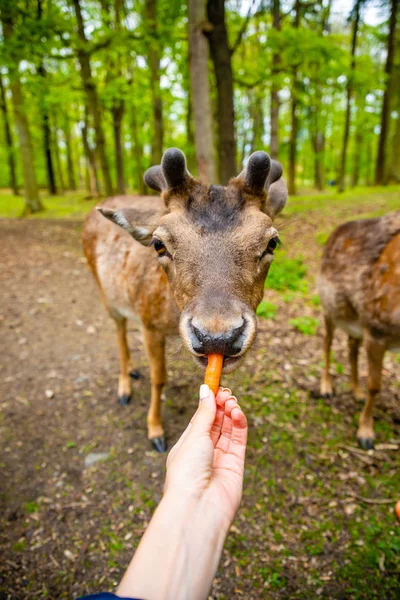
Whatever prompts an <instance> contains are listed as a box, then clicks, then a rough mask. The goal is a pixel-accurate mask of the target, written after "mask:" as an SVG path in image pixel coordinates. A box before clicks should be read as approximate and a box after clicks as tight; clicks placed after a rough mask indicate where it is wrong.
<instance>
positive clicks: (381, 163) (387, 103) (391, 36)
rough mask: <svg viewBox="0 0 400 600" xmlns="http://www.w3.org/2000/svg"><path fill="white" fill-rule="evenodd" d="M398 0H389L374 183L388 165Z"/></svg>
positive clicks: (382, 179)
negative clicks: (383, 82)
mask: <svg viewBox="0 0 400 600" xmlns="http://www.w3.org/2000/svg"><path fill="white" fill-rule="evenodd" d="M399 3H400V0H391V5H390V18H389V33H388V38H387V55H386V65H385V75H386V85H385V92H384V94H383V103H382V112H381V131H380V135H379V143H378V155H377V157H376V168H375V184H376V185H382V184H385V183H387V180H388V165H387V156H386V155H387V152H386V150H387V148H386V146H387V140H388V136H389V127H390V116H391V115H390V113H391V110H390V108H391V101H392V93H393V70H394V69H393V67H394V55H395V40H396V21H397V16H398V11H399Z"/></svg>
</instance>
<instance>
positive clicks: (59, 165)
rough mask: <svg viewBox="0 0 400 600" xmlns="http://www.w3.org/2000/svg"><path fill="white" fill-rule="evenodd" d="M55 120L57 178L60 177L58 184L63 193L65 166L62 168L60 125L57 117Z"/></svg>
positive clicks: (54, 138)
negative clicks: (59, 137) (59, 139)
mask: <svg viewBox="0 0 400 600" xmlns="http://www.w3.org/2000/svg"><path fill="white" fill-rule="evenodd" d="M53 121H54V134H53V149H54V156H55V159H56V161H55V162H56V171H57V179H58V186H59V189H60V194H61V195H63V194H64V192H65V185H64V175H63V168H62V163H61V156H60V144H59V141H58V127H57V122H56V117H54V118H53Z"/></svg>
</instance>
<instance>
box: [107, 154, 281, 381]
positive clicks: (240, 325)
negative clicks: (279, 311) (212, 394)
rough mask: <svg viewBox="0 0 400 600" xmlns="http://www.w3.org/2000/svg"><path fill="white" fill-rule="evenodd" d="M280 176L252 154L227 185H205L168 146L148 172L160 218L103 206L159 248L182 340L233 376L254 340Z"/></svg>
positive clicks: (276, 167) (273, 241)
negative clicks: (160, 202) (159, 201)
mask: <svg viewBox="0 0 400 600" xmlns="http://www.w3.org/2000/svg"><path fill="white" fill-rule="evenodd" d="M281 175H282V167H281V165H280V164H279V163H278V162H276V161H273V160H271V159H270V158H269V156H268V155H267V154H266V153H265V152H255V153H254V154H252V155H251V156H250V158H249V160H248V164H247V167H246V168H245V169H244V170H243V171H242V172H241V173H240V175H238V176H237V177H235V178H234V179H232V180H231V181H230V182H229V185H227V186H226V187H223V186H218V185H211V186H206V185H204V184H202V183H201V182H200V181H197V180H196V179H194V178H193V177H192V176H191V174H190V173H189V172H188V170H187V168H186V160H185V156H184V154H183V153H182V152H181V151H180V150H178V149H177V148H170V149H169V150H167V151H166V152H165V154H164V156H163V158H162V162H161V165H158V166H154V167H151V168H150V169H149V170H148V171H147V172H146V173H145V182H146V184H147V185H148V186H149V187H151V188H152V189H154V190H157V191H158V192H160V193H161V196H162V198H163V199H164V206H165V209H164V211H163V212H162V213H159V214H156V215H155V214H154V213H152V216H151V218H149V219H147V221H148V222H146V223H143V222H140V223H138V222H136V220H135V219H137V215H138V212H137V210H135V209H132V210H130V209H129V208H127V209H122V210H117V211H114V210H112V209H106V208H99V210H100V212H102V214H103V215H104V216H105V217H107V218H108V219H110V220H111V221H113V222H114V223H117V224H118V225H120V226H121V227H123V228H124V229H126V230H127V231H128V232H129V233H130V234H131V235H132V236H133V237H134V238H135V239H136V240H137V241H139V242H141V243H142V244H144V245H146V246H154V252H156V253H157V254H158V260H159V263H160V265H161V267H162V268H163V269H164V270H165V272H166V274H167V277H168V280H169V283H170V286H171V289H172V293H173V295H174V298H175V301H176V304H177V306H178V308H179V311H180V314H181V316H180V333H181V336H182V338H183V340H184V342H185V344H186V346H187V347H188V349H189V350H190V352H191V353H192V354H194V355H195V356H196V357H197V359H198V360H199V362H200V363H201V364H202V365H206V363H207V358H206V355H208V354H209V353H211V352H218V353H220V354H223V355H224V356H225V360H224V370H225V372H226V371H229V370H231V369H232V368H233V367H234V365H235V364H236V363H237V362H238V361H239V360H240V358H241V357H242V356H243V355H244V354H245V352H246V351H247V350H248V349H249V347H250V346H251V344H252V342H253V340H254V337H255V333H256V325H257V320H256V315H255V311H256V308H257V306H258V304H259V302H260V301H261V299H262V297H263V291H264V281H265V278H266V276H267V273H268V269H269V267H270V264H271V262H272V260H273V254H274V250H275V248H276V246H277V244H278V243H279V239H278V233H277V231H276V229H275V228H274V227H273V225H272V221H273V219H274V217H275V215H276V214H277V213H278V212H280V210H282V208H283V207H284V205H285V202H286V197H287V192H286V186H285V184H284V182H283V180H281V179H280V177H281ZM278 180H279V181H278ZM275 182H276V183H275ZM149 202H151V199H150V198H149Z"/></svg>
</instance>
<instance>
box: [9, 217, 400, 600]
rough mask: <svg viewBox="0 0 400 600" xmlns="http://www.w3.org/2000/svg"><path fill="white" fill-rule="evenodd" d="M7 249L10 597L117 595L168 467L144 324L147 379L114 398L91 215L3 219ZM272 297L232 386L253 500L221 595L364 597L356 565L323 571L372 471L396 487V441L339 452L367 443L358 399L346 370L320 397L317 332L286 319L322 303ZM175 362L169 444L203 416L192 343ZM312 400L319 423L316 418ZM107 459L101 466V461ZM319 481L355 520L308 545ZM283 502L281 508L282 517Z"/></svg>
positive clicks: (393, 398) (229, 555)
mask: <svg viewBox="0 0 400 600" xmlns="http://www.w3.org/2000/svg"><path fill="white" fill-rule="evenodd" d="M0 256H1V263H2V264H1V272H0V288H1V308H0V331H1V349H0V352H1V354H0V362H1V366H2V368H1V377H0V386H1V420H0V435H1V445H2V450H3V451H2V458H1V465H0V477H1V479H0V489H1V538H0V545H1V546H0V550H1V553H2V560H1V567H0V598H4V599H8V598H10V599H11V598H12V599H13V600H19V599H22V598H24V599H26V598H54V599H55V598H57V599H60V598H72V597H74V596H75V597H76V596H78V595H79V594H83V593H85V592H89V591H95V590H97V591H100V590H102V589H103V590H106V589H110V588H112V586H113V585H116V583H117V582H118V581H119V579H120V576H121V573H122V572H123V569H124V566H125V565H126V563H127V561H128V559H129V557H130V556H131V554H132V551H133V549H134V548H135V546H136V544H137V542H138V540H139V538H140V535H141V534H142V532H143V530H144V529H145V527H146V524H147V522H148V520H149V518H150V515H151V513H152V510H153V509H154V506H155V505H156V503H157V502H158V501H159V499H160V496H161V491H162V483H163V476H164V463H165V457H164V456H159V455H156V454H155V453H153V452H151V451H150V447H149V445H148V442H147V440H146V410H147V402H148V397H149V391H150V387H149V379H148V367H147V363H146V360H145V358H144V354H143V345H142V342H141V337H140V332H139V325H138V324H137V323H131V324H130V331H131V333H130V344H131V348H132V351H133V356H134V357H135V358H136V360H137V364H138V366H139V368H140V370H141V372H142V374H143V378H142V379H141V380H139V381H138V382H135V384H134V400H133V403H132V405H131V406H130V407H128V408H124V407H120V406H119V405H118V403H117V400H116V386H117V374H118V362H117V352H116V345H115V340H114V328H113V323H112V322H111V320H110V319H109V318H108V316H107V315H106V313H105V311H104V309H103V307H102V305H101V302H100V299H99V295H98V292H97V289H96V286H95V284H94V282H93V280H92V278H91V276H90V274H89V272H88V269H87V267H86V264H85V261H84V259H83V258H82V254H81V248H80V225H79V224H78V223H75V222H68V221H49V222H46V221H39V220H36V221H18V220H15V221H5V220H3V221H0ZM271 298H273V300H274V301H275V302H276V303H277V304H278V305H279V311H278V314H277V318H276V319H275V320H273V321H272V320H268V321H263V322H262V324H261V333H260V335H259V338H258V343H257V348H256V349H255V351H254V352H253V354H252V355H251V356H250V357H249V358H248V359H247V362H246V364H245V365H243V366H242V367H241V368H240V370H239V371H238V372H237V373H236V374H234V375H233V376H232V379H231V380H230V381H229V383H230V384H231V385H232V387H233V389H235V391H236V390H237V393H238V395H239V394H240V396H241V397H243V402H244V406H245V408H246V409H247V411H248V413H249V417H250V419H249V420H250V424H251V428H252V433H251V438H250V447H249V454H248V469H247V488H246V493H245V498H244V504H243V509H242V511H241V514H240V516H239V518H238V523H237V524H236V525H235V526H234V529H233V532H232V533H231V535H230V538H229V540H228V543H227V548H226V550H225V553H224V557H223V563H222V566H221V569H220V572H219V574H218V576H217V580H216V583H215V586H214V591H213V595H212V598H233V597H235V598H236V597H237V598H240V597H245V598H248V599H251V598H265V597H273V598H275V597H276V598H287V597H304V598H306V597H308V598H310V597H314V594H316V593H317V591H318V590H321V591H320V592H319V593H318V596H321V597H325V595H326V597H341V598H351V597H360V598H361V597H364V596H362V595H360V596H352V595H351V594H350V595H342V596H340V593H343V594H345V590H346V586H348V585H349V584H348V578H347V579H346V575H345V571H344V572H343V573H344V574H343V576H342V579H341V580H340V581H336V580H335V576H334V575H333V574H334V573H335V568H334V567H332V568H331V569H328V568H325V567H324V569H323V572H324V574H325V577H326V578H325V580H320V581H319V582H318V581H317V580H316V579H315V578H313V576H310V573H312V572H313V570H315V571H316V572H318V571H320V569H322V567H321V565H322V564H324V562H323V561H324V560H325V562H326V557H327V556H328V557H330V558H331V560H333V559H332V557H334V560H335V561H336V564H337V565H338V566H337V568H338V569H339V568H340V569H342V568H344V566H345V565H346V556H347V555H346V552H347V549H348V548H347V546H346V543H348V542H349V540H351V534H350V533H349V531H350V530H349V531H347V529H346V527H350V525H351V523H349V519H350V518H351V515H352V514H353V513H351V511H350V510H349V509H348V508H347V509H346V507H348V506H349V505H353V504H354V500H353V502H350V503H349V501H348V497H346V494H347V493H348V492H352V491H353V492H355V493H358V494H359V495H365V494H366V493H368V490H366V489H364V488H365V486H364V488H363V485H364V484H365V485H367V484H369V479H368V476H370V477H371V478H373V477H381V480H382V485H383V487H382V488H381V489H380V490H379V489H378V490H377V492H376V495H377V496H382V495H383V494H384V492H385V489H386V488H385V485H386V483H385V482H386V481H387V480H388V478H389V479H390V477H391V478H392V479H393V477H395V475H396V472H397V473H398V471H396V469H398V460H397V459H396V456H395V455H394V453H393V452H391V451H389V450H386V451H382V452H383V454H382V456H383V457H384V458H379V459H378V458H376V457H379V456H381V455H380V454H379V452H378V453H376V455H375V458H368V457H367V456H366V457H365V460H364V463H363V462H362V461H360V460H358V457H357V454H355V453H354V455H353V454H352V453H351V452H350V453H349V452H347V456H346V457H345V458H340V454H338V451H339V452H340V450H338V440H339V441H340V440H342V443H344V442H345V443H347V444H349V445H354V433H355V418H356V416H357V412H358V410H359V406H358V405H357V404H356V403H355V402H354V401H353V400H352V399H351V398H350V395H349V394H348V391H347V390H348V387H347V383H346V381H347V380H346V378H345V377H344V376H340V377H339V376H337V377H336V379H337V389H338V391H339V392H340V393H339V394H338V396H337V397H336V399H335V400H334V401H333V402H332V405H331V407H327V406H326V405H325V404H324V403H322V401H317V400H313V399H312V391H313V390H316V389H317V377H318V369H319V367H318V363H319V362H320V360H321V358H320V350H319V340H318V338H317V337H305V336H303V335H302V334H300V333H298V332H295V331H294V330H293V328H291V327H290V326H289V325H288V318H290V317H292V316H295V315H297V314H298V313H299V311H301V312H302V313H304V312H308V313H310V314H314V315H316V316H317V315H318V308H316V307H310V306H309V305H308V304H307V305H302V304H301V302H300V301H294V302H292V303H289V304H285V303H284V302H283V301H282V300H281V299H280V298H279V297H278V296H277V294H275V296H274V294H271ZM344 346H345V344H344V338H340V339H339V340H338V341H337V342H336V346H335V348H336V351H337V354H338V356H339V359H340V361H341V362H342V363H343V364H345V365H346V359H345V355H344ZM266 348H268V351H267V350H266ZM169 356H170V360H169V365H170V366H169V375H170V383H169V385H168V388H167V401H166V402H165V406H164V421H165V423H166V429H167V433H168V438H169V441H170V445H171V443H173V441H174V440H175V439H176V438H177V437H178V435H179V434H180V432H182V431H183V429H184V427H185V425H186V423H187V422H188V420H189V418H190V416H191V414H192V413H193V412H194V409H195V405H196V400H195V398H194V396H193V394H194V390H196V389H197V386H198V384H199V373H198V371H197V369H196V367H195V365H194V363H193V362H192V360H191V358H190V357H189V356H188V355H187V353H186V352H185V351H183V350H182V347H181V343H180V341H179V340H173V341H171V343H170V347H169ZM386 370H387V381H386V382H385V386H386V387H385V392H384V394H383V399H382V403H381V404H380V408H379V409H378V411H377V416H378V428H377V430H378V433H379V438H380V441H386V442H387V441H388V440H389V439H392V438H393V439H395V441H396V439H397V440H398V439H399V437H400V429H399V425H398V422H399V416H400V410H399V408H400V404H399V395H400V393H399V387H398V383H397V382H398V380H399V376H400V365H399V364H398V363H396V362H395V361H394V359H392V358H389V359H388V361H387V363H386ZM345 372H346V373H347V372H348V371H347V366H346V367H345ZM174 382H175V383H174ZM176 382H179V385H177V384H176ZM310 393H311V395H310ZM314 410H315V419H316V422H313V421H312V418H313V417H312V416H309V412H310V411H311V412H312V411H314ZM285 436H286V438H287V440H286V441H287V446H284V445H282V444H283V443H284V441H285V439H286V438H285ZM287 436H289V437H287ZM310 444H311V445H312V446H310ZM289 447H290V452H293V455H291V454H290V452H289V451H288V448H289ZM310 448H311V450H310ZM312 448H314V450H312ZM313 452H314V454H313ZM342 452H344V453H345V454H346V451H345V450H344V451H343V450H342ZM97 453H103V454H104V457H103V458H104V460H101V461H99V462H96V463H95V464H93V465H91V466H90V465H88V461H89V462H90V460H96V459H98V458H99V456H98V455H97ZM321 456H322V458H321ZM397 456H398V453H397ZM338 457H339V458H338ZM396 460H397V462H396ZM85 461H86V462H85ZM321 461H322V462H321ZM338 461H339V463H340V467H338V464H339V463H338ZM340 461H341V462H340ZM343 461H344V462H345V466H343V464H342V463H343ZM271 465H272V466H271ZM291 469H293V471H292V472H293V474H294V475H293V481H291V480H290V470H291ZM360 469H361V470H363V469H364V470H365V469H366V470H367V471H368V472H367V473H365V472H363V473H361V474H360ZM340 473H342V475H343V478H342V479H340V477H339V475H340ZM349 473H353V474H354V473H356V475H352V476H350V475H349ZM307 474H309V475H310V474H311V475H312V479H310V480H307ZM286 477H288V478H289V479H287V481H286ZM315 477H317V478H318V479H321V480H322V481H324V482H325V485H326V490H325V492H324V493H325V494H326V495H327V496H329V497H328V499H326V497H325V504H326V502H328V503H329V501H331V502H336V503H339V504H340V511H341V513H340V514H341V518H340V519H339V520H336V521H335V518H333V524H332V525H331V526H330V529H331V530H332V531H333V530H334V529H335V527H336V526H337V527H338V529H340V528H342V529H343V519H342V517H343V515H346V514H347V513H348V519H347V521H346V525H345V527H344V529H343V530H342V531H337V532H334V534H332V537H331V538H329V539H328V542H329V544H328V542H327V541H326V539H325V541H326V543H327V544H328V545H327V546H326V547H324V548H323V551H321V552H320V553H318V552H316V553H314V554H313V553H311V554H309V555H307V552H309V550H307V543H306V539H305V540H303V538H302V537H301V536H300V537H297V538H296V534H295V532H296V530H297V526H296V527H294V524H293V523H292V521H291V514H293V511H295V512H296V511H300V512H299V515H300V513H301V516H300V517H299V518H300V520H301V523H302V526H304V527H309V528H312V523H313V522H314V521H315V520H317V521H318V518H319V517H316V507H317V506H320V504H321V506H323V503H322V500H321V494H320V490H318V489H317V490H314V486H315V482H316V480H315ZM338 477H339V478H338ZM357 477H361V478H362V480H363V481H364V484H363V483H362V480H361V482H360V481H357ZM296 481H297V482H298V486H297V487H296V488H294V487H293V483H294V482H296ZM285 482H286V483H285ZM338 482H339V483H338ZM337 483H338V485H336V484H337ZM371 485H372V484H371ZM290 486H291V487H290ZM335 486H336V487H335ZM360 486H361V489H360ZM369 491H371V490H369ZM314 492H315V493H314ZM322 496H324V494H322ZM339 496H340V499H341V500H339V499H338V498H339ZM285 498H286V499H287V504H285V503H284V499H285ZM307 498H308V500H306V499H307ZM343 498H345V500H343ZM346 498H347V499H346ZM282 502H283V504H282ZM305 507H306V508H305ZM356 508H357V507H356ZM303 509H304V511H305V512H304V514H303V513H302V512H301V511H303ZM306 509H307V510H306ZM271 510H272V511H274V510H276V511H278V512H279V514H280V515H281V516H280V517H279V526H278V525H277V521H276V522H275V524H274V523H273V520H272V521H271V518H270V517H271ZM321 510H323V509H322V508H321ZM346 510H347V513H346V512H345V511H346ZM351 510H353V512H354V513H356V514H355V515H354V518H355V517H358V516H359V513H358V512H357V511H356V509H355V508H354V509H351ZM376 510H377V511H378V510H379V507H378V508H377V509H376ZM379 514H380V513H379V512H376V517H377V518H378V517H379ZM284 519H286V522H285V520H284ZM285 523H286V525H285ZM393 526H395V525H393ZM285 527H286V528H285ZM293 527H294V528H293ZM321 527H322V525H321ZM263 532H264V534H265V535H264V538H263V537H262V536H261V533H263ZM279 532H280V533H279ZM397 535H398V529H397ZM303 537H304V536H303ZM300 538H301V539H300ZM252 545H253V546H252ZM280 546H283V547H284V548H285V549H286V550H285V552H283V551H282V550H279V548H280ZM329 548H330V550H329ZM307 556H308V559H307ZM290 557H292V558H293V560H291V559H290ZM307 560H308V562H307ZM387 560H388V559H387ZM313 561H314V562H313ZM319 561H321V562H319ZM328 562H329V560H328ZM386 564H388V563H386ZM308 568H309V569H311V570H310V571H307V569H308ZM397 568H398V566H396V565H395V566H393V565H392V566H391V567H390V569H392V570H393V569H397ZM387 571H388V567H386V573H385V567H384V569H383V571H382V572H381V574H380V573H379V569H378V575H379V576H380V575H382V576H384V577H385V581H386V582H388V583H387V585H388V587H387V589H388V590H389V592H388V594H392V593H395V592H396V590H398V588H396V586H395V583H394V579H393V582H392V580H391V577H393V578H394V577H395V575H390V571H389V573H388V572H387ZM329 572H330V573H331V574H330V575H327V573H329ZM274 573H275V574H276V575H274ZM396 576H397V575H396ZM348 577H350V579H351V576H350V575H349V576H348ZM385 589H386V588H385ZM393 590H395V592H393ZM329 594H331V595H330V596H329ZM335 594H336V595H335ZM338 594H339V595H338ZM381 597H383V596H381ZM385 597H387V598H389V597H393V598H394V597H395V596H391V595H387V596H385Z"/></svg>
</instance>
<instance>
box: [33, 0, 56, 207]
mask: <svg viewBox="0 0 400 600" xmlns="http://www.w3.org/2000/svg"><path fill="white" fill-rule="evenodd" d="M40 5H41V4H40V3H39V6H40ZM37 72H38V75H39V76H40V77H41V78H42V82H43V88H44V89H46V88H45V86H46V75H47V73H46V69H45V68H44V65H43V63H41V64H40V65H39V67H38V71H37ZM40 100H41V106H40V112H41V117H42V131H43V152H44V160H45V165H46V174H47V187H48V189H49V194H50V195H51V196H55V195H56V194H57V186H56V177H55V173H54V166H53V157H52V153H51V128H50V117H49V111H48V108H47V106H46V98H45V92H44V93H43V94H42V97H41V99H40Z"/></svg>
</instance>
